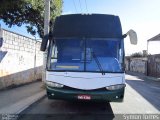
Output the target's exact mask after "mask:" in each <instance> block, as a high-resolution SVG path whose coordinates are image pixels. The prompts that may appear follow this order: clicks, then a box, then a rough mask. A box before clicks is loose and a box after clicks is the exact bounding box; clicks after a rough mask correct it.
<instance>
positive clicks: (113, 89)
mask: <svg viewBox="0 0 160 120" xmlns="http://www.w3.org/2000/svg"><path fill="white" fill-rule="evenodd" d="M127 35H129V36H130V40H131V43H132V44H136V43H137V35H136V33H135V32H134V31H133V30H130V31H129V32H128V33H127V34H124V35H122V29H121V23H120V20H119V17H118V16H114V15H104V14H89V15H82V14H73V15H61V16H59V17H57V18H56V20H55V23H54V30H53V33H52V39H51V40H49V44H48V45H49V46H48V47H47V60H46V69H45V83H46V90H47V96H48V98H49V99H60V100H77V101H108V102H112V101H115V102H121V101H123V98H124V91H125V86H126V84H125V68H124V56H125V53H124V38H125V37H126V36H127ZM46 42H47V40H46ZM41 47H42V48H43V47H45V46H43V45H42V46H41Z"/></svg>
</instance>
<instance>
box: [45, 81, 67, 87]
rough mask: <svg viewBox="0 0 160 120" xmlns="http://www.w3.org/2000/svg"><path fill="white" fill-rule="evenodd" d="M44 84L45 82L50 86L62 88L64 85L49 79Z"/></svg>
mask: <svg viewBox="0 0 160 120" xmlns="http://www.w3.org/2000/svg"><path fill="white" fill-rule="evenodd" d="M46 84H47V85H48V86H50V87H55V88H63V86H64V85H62V84H59V83H54V82H50V81H48V82H46Z"/></svg>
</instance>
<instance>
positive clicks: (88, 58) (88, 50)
mask: <svg viewBox="0 0 160 120" xmlns="http://www.w3.org/2000/svg"><path fill="white" fill-rule="evenodd" d="M84 58H85V53H84V51H83V52H82V53H81V61H82V62H84ZM91 60H92V49H91V48H86V62H90V61H91Z"/></svg>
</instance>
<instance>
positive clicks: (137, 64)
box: [125, 58, 147, 75]
mask: <svg viewBox="0 0 160 120" xmlns="http://www.w3.org/2000/svg"><path fill="white" fill-rule="evenodd" d="M125 66H126V71H131V72H137V73H141V74H145V75H146V74H147V58H128V59H126V60H125Z"/></svg>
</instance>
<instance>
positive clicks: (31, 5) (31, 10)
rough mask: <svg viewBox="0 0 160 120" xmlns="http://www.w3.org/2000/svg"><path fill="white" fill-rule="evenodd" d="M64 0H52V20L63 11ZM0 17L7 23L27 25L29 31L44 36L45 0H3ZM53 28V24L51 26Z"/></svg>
mask: <svg viewBox="0 0 160 120" xmlns="http://www.w3.org/2000/svg"><path fill="white" fill-rule="evenodd" d="M62 4H63V2H62V0H51V21H52V23H54V20H55V17H56V16H58V15H60V14H61V12H62ZM0 19H1V20H3V21H4V23H5V24H6V25H8V26H9V27H12V25H17V26H19V27H20V26H21V25H22V24H24V25H26V28H27V31H28V32H29V33H30V34H32V35H35V34H36V32H37V33H38V34H39V36H40V37H41V38H42V37H43V26H44V22H43V21H44V0H1V3H0ZM50 27H52V28H53V24H51V26H50Z"/></svg>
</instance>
